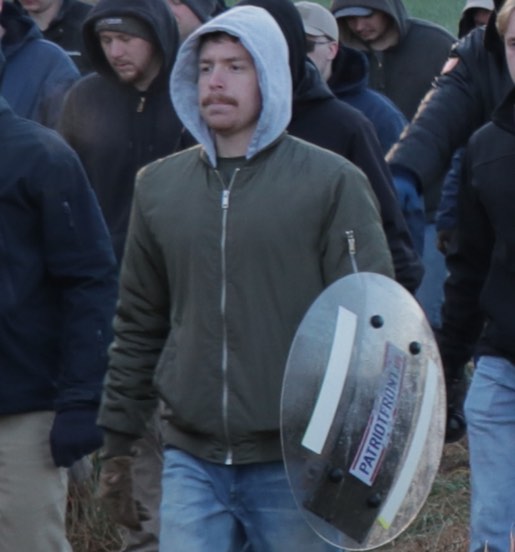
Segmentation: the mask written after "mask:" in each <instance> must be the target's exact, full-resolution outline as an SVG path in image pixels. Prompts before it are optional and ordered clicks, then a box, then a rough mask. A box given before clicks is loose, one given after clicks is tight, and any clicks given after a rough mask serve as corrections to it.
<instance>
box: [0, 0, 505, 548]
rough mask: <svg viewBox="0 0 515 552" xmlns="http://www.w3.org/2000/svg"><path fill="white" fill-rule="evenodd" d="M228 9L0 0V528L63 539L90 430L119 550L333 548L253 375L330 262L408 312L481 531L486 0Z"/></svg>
mask: <svg viewBox="0 0 515 552" xmlns="http://www.w3.org/2000/svg"><path fill="white" fill-rule="evenodd" d="M231 4H232V5H231V6H228V5H226V4H225V2H224V0H97V1H94V2H87V1H81V0H0V39H1V42H0V44H1V49H0V143H1V144H2V156H1V157H0V167H1V169H0V282H1V283H2V291H3V293H2V299H0V371H1V374H2V386H1V388H0V552H12V551H13V550H16V551H18V552H40V551H41V552H48V551H52V552H53V551H55V552H68V551H70V550H71V546H70V544H69V541H68V539H67V536H66V504H67V488H68V478H69V477H70V473H71V472H70V469H72V468H73V466H74V465H76V463H77V462H81V461H83V460H84V459H85V458H86V459H87V458H88V457H90V455H91V454H92V453H95V454H96V455H97V457H98V458H99V461H100V465H101V470H100V474H99V478H98V495H99V497H100V499H101V500H102V501H103V503H104V505H105V507H106V508H107V510H108V511H109V513H110V515H111V517H112V519H113V521H115V522H116V523H118V524H119V526H120V528H121V530H122V532H123V545H122V549H121V550H123V551H125V552H158V551H160V552H208V551H209V552H211V551H212V550H215V549H216V550H220V551H235V552H236V551H242V552H243V551H245V552H275V551H277V552H283V551H284V550H289V549H292V550H293V549H294V550H297V551H299V552H302V551H306V552H307V551H310V552H311V551H330V550H336V548H335V547H334V546H332V545H330V544H328V543H327V542H325V541H324V540H323V539H321V538H320V537H319V536H318V535H317V534H316V533H315V532H313V531H312V530H311V529H310V528H309V526H308V525H307V524H306V522H305V520H304V518H303V516H302V514H301V512H300V510H299V509H298V508H297V505H296V504H295V501H294V499H293V496H292V493H291V490H290V487H289V484H288V479H287V475H286V471H285V467H284V462H283V458H282V451H281V445H280V431H279V425H280V424H279V420H280V412H279V410H280V394H281V385H282V378H283V375H284V369H285V363H286V359H287V356H288V351H289V348H290V345H291V343H292V339H293V337H294V335H295V331H296V329H297V327H298V325H299V323H300V321H301V320H302V317H303V316H304V314H305V313H306V311H307V309H308V308H309V306H310V305H311V304H312V303H313V301H314V300H315V299H316V298H317V297H318V296H319V295H320V293H321V292H322V291H323V290H324V289H325V288H327V287H328V286H329V285H331V283H333V282H334V281H336V280H337V279H339V278H341V277H343V276H345V275H347V274H350V273H352V272H354V271H355V267H356V266H358V267H359V270H361V271H366V272H375V273H378V274H382V275H385V276H388V277H390V278H393V279H395V280H396V281H397V282H398V283H399V284H400V285H402V286H403V287H404V288H405V289H406V290H407V291H408V292H410V293H411V294H413V295H414V296H415V297H416V298H417V299H418V301H419V302H420V304H421V306H422V308H423V310H424V311H425V313H426V316H427V318H428V321H429V323H430V325H431V327H432V329H433V331H434V334H435V338H436V340H437V343H438V346H439V350H440V354H441V358H442V364H443V367H444V373H445V383H446V399H447V420H446V436H445V438H446V441H447V442H452V441H456V440H459V439H461V438H463V436H464V435H465V434H467V438H468V445H469V453H470V468H471V470H470V472H471V513H470V544H469V552H483V551H484V550H485V547H487V548H486V549H487V550H488V551H489V552H507V551H508V550H510V538H511V534H512V526H513V524H514V523H515V500H514V499H513V492H512V491H513V487H511V479H512V477H513V476H512V473H513V472H514V470H513V464H512V462H513V458H514V457H515V439H514V436H515V406H514V404H515V401H514V398H515V346H514V345H513V344H514V343H515V327H514V325H513V324H512V323H511V316H512V310H511V309H512V308H515V271H514V270H512V269H511V268H510V267H511V265H512V264H514V265H515V223H514V222H513V220H515V219H513V218H512V216H511V208H512V205H511V204H510V203H509V200H510V198H511V197H512V196H513V197H514V201H515V192H513V191H512V186H511V185H510V182H511V168H513V165H512V163H513V162H515V147H514V146H515V115H514V113H515V110H514V107H515V84H514V83H515V0H467V1H466V3H465V5H464V6H463V11H462V15H461V19H460V21H457V22H456V31H457V32H456V36H454V35H453V34H452V33H451V32H450V31H448V30H445V29H444V28H442V27H441V26H439V25H437V24H435V23H433V22H429V21H426V20H421V19H417V18H414V17H412V16H410V14H409V13H408V10H407V9H406V6H405V5H404V2H403V0H332V2H329V1H328V2H327V3H326V4H327V6H326V7H324V6H323V5H322V4H321V3H318V2H311V1H306V0H301V1H298V2H293V1H292V0H239V1H238V2H235V3H231ZM511 234H514V243H513V244H512V243H511ZM512 245H513V250H512V249H511V246H512ZM512 253H513V254H514V259H512V258H511V256H510V255H511V254H512ZM510 286H511V287H510ZM511 294H513V298H512V295H511ZM471 365H472V366H473V369H472V376H471V377H470V374H469V373H468V371H467V370H466V366H471ZM512 449H514V454H512V453H511V450H512ZM214 543H215V544H214Z"/></svg>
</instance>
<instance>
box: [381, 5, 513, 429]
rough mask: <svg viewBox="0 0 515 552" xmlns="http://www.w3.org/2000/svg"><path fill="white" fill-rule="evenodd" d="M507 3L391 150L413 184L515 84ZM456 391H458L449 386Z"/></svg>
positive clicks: (455, 58)
mask: <svg viewBox="0 0 515 552" xmlns="http://www.w3.org/2000/svg"><path fill="white" fill-rule="evenodd" d="M503 3H504V0H494V7H495V11H494V13H492V15H491V16H490V19H489V20H488V24H487V25H486V27H478V28H476V29H474V30H472V31H471V32H469V33H468V34H467V35H466V36H465V37H464V38H462V39H460V41H459V42H458V43H457V44H455V45H454V47H453V49H452V51H451V54H450V57H449V60H448V61H447V63H446V64H445V66H444V68H443V71H442V74H441V75H440V76H439V77H438V78H437V79H436V81H435V82H434V86H433V88H432V89H431V91H430V92H428V94H427V95H426V97H425V98H424V100H423V101H422V103H421V106H420V109H419V111H418V113H417V115H416V116H415V118H414V119H413V121H412V122H411V123H410V124H409V125H408V127H407V128H406V130H405V132H404V133H403V135H402V136H401V139H400V140H399V142H397V144H395V146H394V147H393V148H392V149H391V150H390V151H389V152H388V154H387V160H388V162H389V164H390V166H391V167H392V170H393V171H396V170H402V171H403V173H404V174H405V175H406V176H407V177H409V179H410V180H411V181H412V184H411V185H412V186H413V187H423V188H424V189H425V190H427V189H430V188H431V187H434V185H435V182H438V179H439V178H442V176H443V175H444V173H445V171H446V170H447V168H448V166H449V163H450V162H451V158H452V156H453V154H454V152H455V151H456V149H458V148H459V147H461V146H463V145H465V144H466V143H467V141H468V139H469V138H470V136H471V135H472V133H473V132H474V131H475V130H477V129H478V128H479V127H481V126H482V125H483V124H485V123H486V122H488V121H489V120H490V117H491V114H492V112H493V110H494V109H495V107H496V106H497V105H499V104H500V102H501V101H502V100H503V98H504V97H506V95H507V94H508V92H509V91H510V90H511V89H512V87H513V81H512V79H511V77H510V74H509V71H508V67H507V64H506V55H505V51H504V45H503V41H502V40H501V38H500V37H499V34H498V32H497V28H496V13H497V12H498V11H499V10H500V9H501V7H502V5H503ZM437 193H439V192H438V191H437ZM451 395H455V393H454V392H453V391H452V390H449V396H451ZM455 407H456V408H457V409H458V410H459V409H460V407H459V405H458V406H456V405H455ZM449 419H451V420H452V417H449Z"/></svg>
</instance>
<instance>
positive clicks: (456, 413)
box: [445, 377, 467, 443]
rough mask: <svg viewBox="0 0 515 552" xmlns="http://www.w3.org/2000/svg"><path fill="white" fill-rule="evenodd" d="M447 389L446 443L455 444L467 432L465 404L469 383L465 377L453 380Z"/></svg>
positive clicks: (447, 384) (447, 383)
mask: <svg viewBox="0 0 515 552" xmlns="http://www.w3.org/2000/svg"><path fill="white" fill-rule="evenodd" d="M446 387H447V425H446V428H445V442H446V443H455V442H456V441H459V440H460V439H461V438H462V437H463V436H464V435H465V433H466V432H467V424H466V421H465V414H464V412H463V403H464V402H465V397H466V395H467V382H466V379H465V378H464V377H462V378H460V379H451V380H448V381H447V382H446Z"/></svg>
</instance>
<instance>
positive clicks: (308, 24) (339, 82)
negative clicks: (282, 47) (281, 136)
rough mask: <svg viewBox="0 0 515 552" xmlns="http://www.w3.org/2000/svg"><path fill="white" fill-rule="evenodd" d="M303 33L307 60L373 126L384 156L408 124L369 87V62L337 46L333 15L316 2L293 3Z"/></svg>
mask: <svg viewBox="0 0 515 552" xmlns="http://www.w3.org/2000/svg"><path fill="white" fill-rule="evenodd" d="M295 7H296V8H297V9H298V10H299V13H300V16H301V17H302V23H303V24H304V30H305V32H306V42H307V47H308V57H309V58H310V59H311V61H312V62H313V63H314V64H315V65H316V66H317V68H318V70H319V71H320V74H321V75H322V77H323V78H324V80H325V81H326V82H327V83H328V85H329V88H330V89H331V90H332V92H333V93H334V95H335V96H336V97H337V98H338V99H340V100H342V101H344V102H347V103H348V104H350V105H351V106H352V107H354V108H356V109H358V110H359V111H361V112H362V113H363V115H365V116H366V117H367V119H369V120H370V122H371V123H372V124H373V125H374V128H375V131H376V134H377V137H378V139H379V142H380V144H381V147H382V148H383V151H384V153H385V154H386V152H387V151H388V150H389V149H390V148H391V147H392V146H393V144H394V143H395V142H397V140H398V139H399V136H400V134H401V132H402V129H403V128H404V127H405V126H406V124H407V121H406V118H405V117H404V115H403V114H402V113H401V112H400V110H399V109H398V108H397V107H396V106H395V105H394V104H393V102H391V101H390V100H389V99H388V98H386V96H383V95H382V94H380V93H379V92H376V91H374V90H371V89H370V88H369V87H368V61H367V58H366V56H365V54H363V52H359V51H358V50H355V49H353V48H349V47H347V46H344V45H343V44H340V42H339V37H338V24H337V23H336V19H335V17H334V15H333V14H332V13H331V12H330V11H329V10H328V9H327V8H324V7H323V6H321V5H320V4H316V3H315V2H305V1H302V2H296V3H295Z"/></svg>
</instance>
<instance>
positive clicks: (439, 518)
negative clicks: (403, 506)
mask: <svg viewBox="0 0 515 552" xmlns="http://www.w3.org/2000/svg"><path fill="white" fill-rule="evenodd" d="M468 478H469V466H468V450H467V443H466V440H462V441H460V442H459V443H454V444H452V445H446V446H445V448H444V451H443V455H442V461H441V464H440V470H439V473H438V475H437V477H436V479H435V482H434V484H433V488H432V491H431V494H430V495H429V498H428V500H427V502H426V504H425V506H424V507H423V508H422V510H421V511H420V513H419V515H418V516H417V518H416V519H415V520H414V522H413V523H412V524H411V526H410V527H409V528H408V529H407V531H405V532H404V533H403V534H402V535H401V536H400V537H399V538H398V539H396V540H395V541H393V542H392V543H390V544H388V545H386V546H382V547H381V548H378V549H377V550H379V551H381V552H387V551H389V552H391V551H394V550H395V552H465V551H466V550H467V547H468V517H469V497H470V495H469V481H468Z"/></svg>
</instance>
